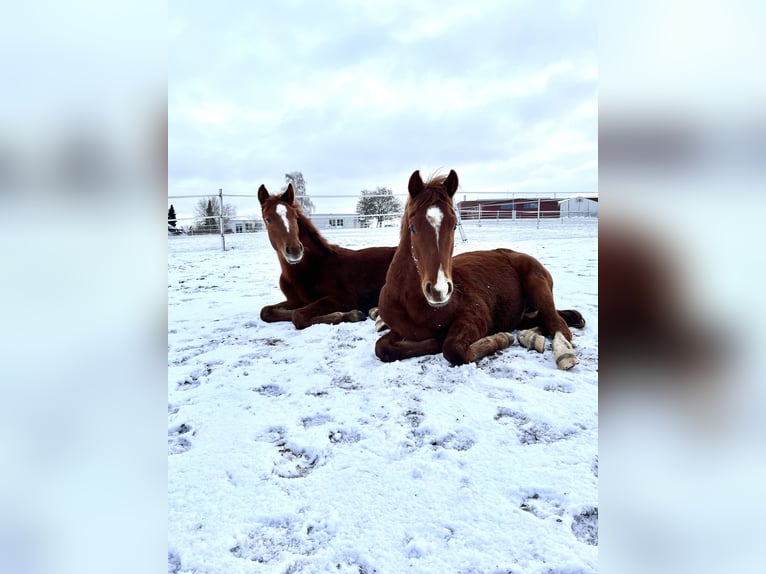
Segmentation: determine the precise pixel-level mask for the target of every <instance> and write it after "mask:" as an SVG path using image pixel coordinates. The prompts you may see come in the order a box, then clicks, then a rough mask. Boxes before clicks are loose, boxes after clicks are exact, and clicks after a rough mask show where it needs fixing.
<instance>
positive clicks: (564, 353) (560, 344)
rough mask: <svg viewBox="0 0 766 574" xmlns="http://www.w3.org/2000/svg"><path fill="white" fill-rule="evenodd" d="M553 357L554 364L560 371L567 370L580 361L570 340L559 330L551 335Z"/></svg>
mask: <svg viewBox="0 0 766 574" xmlns="http://www.w3.org/2000/svg"><path fill="white" fill-rule="evenodd" d="M553 358H554V359H555V360H556V366H557V367H558V368H559V369H561V370H562V371H568V370H569V369H571V368H572V367H574V366H575V365H576V364H577V363H579V362H580V359H578V358H577V357H576V356H575V354H574V348H573V347H572V343H571V341H567V340H566V338H565V337H564V335H563V334H562V333H561V331H558V332H556V334H555V335H554V336H553Z"/></svg>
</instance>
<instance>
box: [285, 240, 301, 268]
mask: <svg viewBox="0 0 766 574" xmlns="http://www.w3.org/2000/svg"><path fill="white" fill-rule="evenodd" d="M284 256H285V261H287V262H288V263H289V264H290V265H295V264H296V263H300V260H301V259H303V245H300V244H299V245H298V247H285V252H284Z"/></svg>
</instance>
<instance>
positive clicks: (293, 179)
mask: <svg viewBox="0 0 766 574" xmlns="http://www.w3.org/2000/svg"><path fill="white" fill-rule="evenodd" d="M291 183H292V184H293V190H294V191H295V201H296V202H297V203H298V205H300V206H301V211H302V212H303V214H304V215H306V216H307V217H311V214H313V213H314V209H315V208H314V202H313V201H311V198H310V197H309V196H308V194H307V193H306V181H305V180H304V179H303V173H301V172H300V171H291V172H290V173H286V174H285V185H284V186H282V192H284V191H285V190H286V189H287V186H288V185H289V184H291Z"/></svg>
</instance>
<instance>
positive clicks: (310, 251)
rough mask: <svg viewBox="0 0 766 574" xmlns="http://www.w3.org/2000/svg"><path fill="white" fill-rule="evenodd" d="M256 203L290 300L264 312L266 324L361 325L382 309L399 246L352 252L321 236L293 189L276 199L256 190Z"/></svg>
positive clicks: (285, 293) (282, 287) (280, 284)
mask: <svg viewBox="0 0 766 574" xmlns="http://www.w3.org/2000/svg"><path fill="white" fill-rule="evenodd" d="M258 200H259V201H260V202H261V213H262V215H263V221H264V222H265V223H266V230H267V232H268V234H269V241H270V242H271V246H272V247H273V248H274V250H275V251H276V252H277V256H278V257H279V263H280V265H281V266H282V274H281V276H280V277H279V287H280V289H281V290H282V293H284V295H285V297H286V298H287V299H286V300H285V301H283V302H281V303H277V304H276V305H267V306H266V307H264V308H263V309H261V319H263V320H264V321H266V322H268V323H273V322H275V321H292V322H293V325H295V327H296V328H297V329H305V328H306V327H308V326H310V325H315V324H317V323H329V324H333V325H334V324H337V323H342V322H354V321H362V320H364V319H365V318H366V316H367V314H368V313H369V311H370V309H371V308H372V307H374V306H376V305H377V304H378V297H379V295H380V288H381V287H382V286H383V283H384V282H385V280H386V271H387V270H388V265H389V264H390V263H391V258H392V257H393V256H394V251H396V248H395V247H369V248H367V249H360V250H357V251H355V250H353V249H346V248H344V247H340V246H338V245H332V244H330V243H328V242H327V241H326V240H325V239H324V237H322V236H321V235H320V233H319V231H317V228H316V227H314V224H313V223H311V220H310V219H309V218H308V217H306V216H305V215H304V214H303V213H302V212H301V210H300V207H299V206H298V205H297V204H296V203H295V192H294V190H293V186H292V184H289V185H288V186H287V189H286V190H285V192H284V193H282V194H281V195H278V196H276V195H275V196H272V195H269V192H268V191H267V190H266V187H265V186H263V185H261V187H260V188H258Z"/></svg>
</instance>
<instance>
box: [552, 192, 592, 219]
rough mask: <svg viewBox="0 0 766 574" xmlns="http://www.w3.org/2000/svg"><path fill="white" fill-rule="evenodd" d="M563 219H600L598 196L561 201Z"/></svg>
mask: <svg viewBox="0 0 766 574" xmlns="http://www.w3.org/2000/svg"><path fill="white" fill-rule="evenodd" d="M559 211H560V212H561V217H598V196H581V197H570V198H568V199H562V200H561V201H559Z"/></svg>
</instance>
